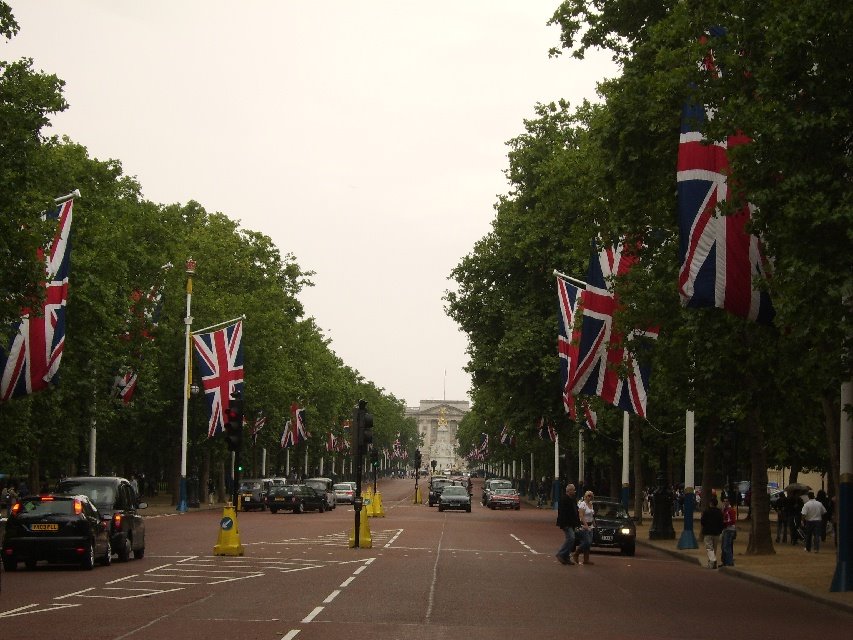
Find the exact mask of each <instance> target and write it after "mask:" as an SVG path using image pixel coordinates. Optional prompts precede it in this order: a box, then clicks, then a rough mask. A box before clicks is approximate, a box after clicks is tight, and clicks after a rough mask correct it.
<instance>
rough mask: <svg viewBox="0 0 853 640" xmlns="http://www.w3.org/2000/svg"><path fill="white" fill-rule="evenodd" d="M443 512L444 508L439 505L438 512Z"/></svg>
mask: <svg viewBox="0 0 853 640" xmlns="http://www.w3.org/2000/svg"><path fill="white" fill-rule="evenodd" d="M442 511H444V507H442V506H441V505H438V512H439V513H441V512H442Z"/></svg>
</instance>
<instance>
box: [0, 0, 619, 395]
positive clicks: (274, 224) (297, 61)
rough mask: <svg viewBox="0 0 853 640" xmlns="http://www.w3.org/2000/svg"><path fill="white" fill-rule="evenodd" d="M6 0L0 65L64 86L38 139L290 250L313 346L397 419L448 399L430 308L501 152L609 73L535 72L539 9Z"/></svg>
mask: <svg viewBox="0 0 853 640" xmlns="http://www.w3.org/2000/svg"><path fill="white" fill-rule="evenodd" d="M9 2H10V4H11V5H12V9H13V12H14V14H15V17H16V18H17V20H18V22H19V24H20V26H21V33H20V34H19V35H18V36H17V37H15V38H14V39H13V40H12V41H11V43H8V44H7V43H3V44H2V45H0V59H3V60H13V59H17V58H20V57H23V56H28V57H31V58H33V59H34V66H35V68H36V69H40V70H43V71H46V72H49V73H54V74H56V75H57V76H59V77H60V78H62V79H63V80H65V82H66V87H65V96H66V99H67V100H68V102H69V104H70V108H69V109H68V110H67V111H66V112H65V113H63V114H61V115H59V116H57V117H56V118H55V119H54V121H53V133H56V134H67V135H68V136H69V137H70V138H72V139H73V140H74V141H75V142H78V143H80V144H82V145H84V146H86V147H87V148H88V150H89V154H90V156H92V157H94V158H98V159H101V160H105V159H108V158H115V159H117V160H120V161H121V163H122V165H123V167H124V171H125V173H126V174H128V175H132V176H136V177H137V179H138V180H139V182H140V184H141V185H142V191H143V195H144V196H145V197H146V198H147V199H149V200H152V201H154V202H159V203H163V204H170V203H175V202H178V203H186V202H187V201H188V200H196V201H198V202H200V203H201V204H202V205H203V206H204V207H205V208H206V209H207V210H208V211H221V212H222V213H224V214H226V215H228V216H229V217H231V218H233V219H235V220H239V221H240V224H241V226H242V227H244V228H247V229H252V230H257V231H260V232H262V233H264V234H266V235H268V236H269V237H270V238H272V240H273V241H274V242H275V244H276V245H277V246H278V247H279V249H280V250H281V252H282V253H288V252H290V253H293V254H294V255H295V256H296V259H297V262H298V263H299V265H300V266H301V267H302V268H303V269H304V270H312V271H315V272H316V275H315V276H314V278H313V280H314V283H315V286H314V287H313V288H310V289H308V290H306V291H305V292H304V293H303V294H301V296H300V299H301V300H302V302H303V304H304V305H305V308H306V312H307V314H308V315H310V316H313V317H314V318H316V321H317V324H318V326H319V327H320V328H321V329H322V331H323V332H324V334H325V335H326V336H327V337H328V338H330V339H331V341H332V349H333V350H334V351H335V352H336V353H337V354H338V355H339V356H340V357H341V359H342V360H343V361H344V362H345V363H346V364H348V365H349V366H351V367H353V368H355V369H357V370H358V371H359V372H360V373H361V374H362V375H363V376H364V377H365V378H367V379H369V380H372V381H373V382H375V383H376V384H377V385H378V386H379V387H381V388H384V389H385V390H386V391H388V392H391V393H393V394H394V395H395V396H397V397H398V398H401V399H404V400H406V403H407V405H409V406H417V404H418V402H419V401H420V400H421V399H441V398H442V397H446V398H447V399H448V400H465V399H468V391H469V388H470V377H469V376H468V375H467V374H466V373H465V372H464V370H463V368H464V366H465V364H466V362H467V356H466V353H465V348H466V344H467V339H466V336H465V335H464V334H462V333H461V332H460V331H459V330H458V328H457V326H456V324H455V323H454V322H453V321H452V320H451V319H450V318H448V317H447V315H446V314H445V312H444V303H443V301H442V297H443V296H444V293H445V291H446V290H448V289H451V288H453V282H452V281H450V280H448V277H449V275H450V271H451V270H452V269H453V268H454V267H455V266H456V265H457V264H458V263H459V260H460V259H461V258H462V257H463V256H464V255H466V254H468V253H470V251H471V250H472V249H473V246H474V243H475V242H476V241H477V240H478V239H479V238H481V237H483V236H484V235H485V234H486V233H488V232H489V230H490V223H491V221H492V219H493V217H494V208H493V206H494V204H495V202H496V200H497V196H498V195H499V194H504V193H506V192H507V191H508V185H507V182H506V180H505V178H504V173H503V172H504V170H505V169H506V168H507V147H506V142H507V141H508V140H510V139H511V138H513V137H515V136H517V135H519V134H520V133H522V132H523V130H524V129H523V120H524V119H525V118H531V117H533V116H534V115H535V114H534V106H535V104H536V103H537V102H543V103H547V102H550V101H553V100H557V99H559V98H565V99H567V100H569V101H570V102H571V103H572V104H578V103H579V102H580V101H581V100H582V99H583V98H589V99H596V94H595V86H596V83H597V82H599V81H600V80H602V79H604V78H605V77H610V76H613V75H614V74H615V67H614V66H613V65H612V64H611V63H610V61H609V59H608V58H607V57H606V56H604V55H600V56H588V58H587V59H586V60H584V61H577V60H572V59H571V58H569V57H568V56H565V55H564V56H561V57H559V58H556V59H549V58H548V49H549V47H552V46H557V45H558V43H559V40H558V36H559V30H558V29H557V28H556V27H548V26H546V22H547V21H548V19H549V18H550V16H551V15H552V14H553V12H554V10H555V9H556V7H557V6H558V4H559V2H558V0H513V1H509V0H506V1H504V0H453V1H450V0H447V1H444V0H434V1H433V2H409V1H405V0H383V1H379V0H372V1H371V0H363V1H355V0H348V1H343V0H341V1H337V0H335V1H329V0H326V1H323V2H321V1H319V0H318V1H316V2H308V1H299V2H297V1H296V0H277V1H273V0H240V1H239V2H238V1H237V0H231V1H228V2H223V1H217V0H145V1H144V2H142V1H139V0H127V1H123V0H26V1H21V0H17V1H16V0H9ZM83 196H84V198H85V194H83ZM557 231H558V230H555V232H557ZM176 259H178V260H181V259H182V257H180V256H176ZM72 277H73V274H72ZM194 284H195V286H196V287H202V286H204V283H203V282H196V283H194ZM555 304H556V302H555ZM246 330H247V331H249V330H251V319H249V320H248V321H247V327H246ZM555 340H556V338H555ZM555 344H556V342H555ZM247 366H251V363H247ZM445 372H446V373H445ZM555 375H556V373H555Z"/></svg>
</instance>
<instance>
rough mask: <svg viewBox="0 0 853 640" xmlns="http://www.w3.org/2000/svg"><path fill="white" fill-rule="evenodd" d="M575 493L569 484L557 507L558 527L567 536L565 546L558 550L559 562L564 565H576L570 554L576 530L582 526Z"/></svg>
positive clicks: (573, 487) (573, 486)
mask: <svg viewBox="0 0 853 640" xmlns="http://www.w3.org/2000/svg"><path fill="white" fill-rule="evenodd" d="M575 491H576V490H575V485H573V484H571V483H570V484H567V485H566V491H565V493H564V494H563V497H562V498H560V504H559V505H557V526H558V527H560V529H562V530H563V533H564V534H565V536H566V539H565V540H564V541H563V545H562V546H561V547H560V548H559V549H558V550H557V560H559V561H560V562H561V563H562V564H575V563H574V562H573V561H572V559H571V557H570V554H571V553H572V550H573V549H574V546H575V529H577V528H578V527H580V526H581V521H580V518H579V517H578V502H577V497H576V496H575Z"/></svg>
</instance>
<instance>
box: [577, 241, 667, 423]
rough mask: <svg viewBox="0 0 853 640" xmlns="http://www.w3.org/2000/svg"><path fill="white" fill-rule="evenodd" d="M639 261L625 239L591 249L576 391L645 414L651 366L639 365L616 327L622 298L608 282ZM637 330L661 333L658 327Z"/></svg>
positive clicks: (648, 333)
mask: <svg viewBox="0 0 853 640" xmlns="http://www.w3.org/2000/svg"><path fill="white" fill-rule="evenodd" d="M636 260H637V259H636V257H635V256H633V255H630V254H628V253H627V252H625V251H624V250H623V245H621V244H620V245H618V246H616V247H609V248H607V249H604V250H603V251H601V252H599V253H597V254H593V256H592V259H591V260H590V264H589V271H588V273H587V287H586V289H585V290H584V291H583V292H582V293H581V303H580V306H581V308H582V309H583V322H582V325H581V335H580V344H579V347H578V365H577V369H576V375H575V379H574V385H573V387H572V393H574V394H579V393H582V394H584V395H589V396H599V397H600V398H601V399H603V400H604V401H605V402H608V403H610V404H612V405H615V406H617V407H619V408H621V409H624V410H625V411H630V412H632V413H635V414H637V415H638V416H641V417H645V416H646V401H647V395H648V394H647V389H648V385H649V374H650V367H649V365H648V364H643V365H642V366H641V365H640V363H639V362H638V360H637V359H636V357H635V355H634V354H632V353H631V352H630V351H629V350H628V349H627V348H626V346H625V344H624V338H625V336H624V335H623V334H622V333H620V332H618V331H616V329H615V328H614V326H613V315H614V313H615V311H616V310H617V309H618V308H619V299H618V298H617V296H616V294H615V293H614V291H613V290H612V288H611V285H610V282H609V281H610V280H611V279H612V278H614V277H616V276H621V275H624V274H626V273H628V271H629V270H630V269H631V267H632V266H633V264H634V263H635V262H636ZM635 333H636V334H641V335H646V336H648V337H650V338H657V334H658V330H657V329H649V330H647V331H642V332H641V331H636V332H635ZM622 368H626V369H627V376H626V377H625V378H621V377H620V371H619V370H620V369H622Z"/></svg>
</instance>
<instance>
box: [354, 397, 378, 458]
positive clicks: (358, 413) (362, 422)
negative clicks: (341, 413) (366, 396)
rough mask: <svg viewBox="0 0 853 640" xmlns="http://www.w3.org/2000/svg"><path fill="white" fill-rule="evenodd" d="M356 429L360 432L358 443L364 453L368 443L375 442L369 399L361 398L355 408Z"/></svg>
mask: <svg viewBox="0 0 853 640" xmlns="http://www.w3.org/2000/svg"><path fill="white" fill-rule="evenodd" d="M353 419H354V421H355V429H356V433H357V434H358V445H359V449H360V450H361V452H362V453H364V452H366V451H367V445H370V444H373V414H372V413H368V412H367V400H359V401H358V406H357V407H356V408H355V409H354V410H353Z"/></svg>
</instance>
